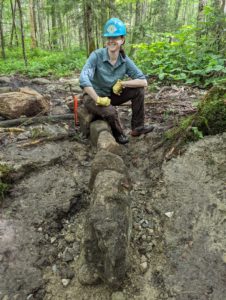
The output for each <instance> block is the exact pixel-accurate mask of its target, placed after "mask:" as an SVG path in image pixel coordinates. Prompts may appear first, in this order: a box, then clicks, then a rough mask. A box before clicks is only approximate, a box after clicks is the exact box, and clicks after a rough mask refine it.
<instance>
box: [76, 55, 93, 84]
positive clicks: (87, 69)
mask: <svg viewBox="0 0 226 300" xmlns="http://www.w3.org/2000/svg"><path fill="white" fill-rule="evenodd" d="M96 65H97V55H96V54H95V52H92V53H91V54H90V56H89V58H88V59H87V62H86V64H85V65H84V67H83V69H82V72H81V74H80V78H79V82H80V87H81V88H82V89H83V88H84V87H87V86H92V83H91V80H92V79H93V77H94V73H95V70H96Z"/></svg>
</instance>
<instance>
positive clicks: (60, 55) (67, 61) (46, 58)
mask: <svg viewBox="0 0 226 300" xmlns="http://www.w3.org/2000/svg"><path fill="white" fill-rule="evenodd" d="M6 57H7V59H6V60H2V59H1V60H0V75H14V74H23V75H27V76H29V77H46V76H53V77H56V78H59V77H64V76H70V75H72V74H73V73H74V72H75V71H79V70H81V68H82V67H83V65H84V63H85V61H86V54H85V52H84V51H83V50H80V49H73V50H68V51H64V52H63V51H55V52H53V51H46V50H41V49H38V48H37V49H35V50H29V51H27V59H28V66H27V67H26V66H25V64H24V61H23V58H22V55H21V49H12V50H7V52H6Z"/></svg>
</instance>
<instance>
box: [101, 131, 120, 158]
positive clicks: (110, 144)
mask: <svg viewBox="0 0 226 300" xmlns="http://www.w3.org/2000/svg"><path fill="white" fill-rule="evenodd" d="M121 149H122V148H121V147H120V145H119V144H118V143H117V142H116V141H115V139H114V137H113V136H112V134H111V133H110V132H108V131H102V132H100V133H99V138H98V141H97V150H98V151H100V150H106V151H108V152H111V153H114V154H117V155H120V154H121V153H122V150H121Z"/></svg>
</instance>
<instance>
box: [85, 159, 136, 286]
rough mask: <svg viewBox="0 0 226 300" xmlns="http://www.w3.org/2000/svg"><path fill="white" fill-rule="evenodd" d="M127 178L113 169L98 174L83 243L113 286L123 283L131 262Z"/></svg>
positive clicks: (91, 261)
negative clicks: (129, 260)
mask: <svg viewBox="0 0 226 300" xmlns="http://www.w3.org/2000/svg"><path fill="white" fill-rule="evenodd" d="M112 155H113V154H112ZM127 180H128V178H127V176H126V175H125V174H120V173H118V172H116V171H113V170H105V171H102V172H99V173H98V174H97V176H96V179H95V182H94V186H93V192H92V199H91V207H90V213H89V216H88V217H87V224H86V227H85V233H84V241H83V245H82V252H83V253H84V257H85V258H86V260H87V261H88V263H92V264H93V265H94V266H95V268H96V269H97V271H98V275H99V277H100V278H101V279H102V280H103V281H104V282H105V283H106V284H108V285H109V286H111V287H112V288H118V287H119V286H120V285H121V284H122V282H123V279H124V278H125V274H126V271H127V268H128V265H129V262H128V257H129V243H130V235H131V208H130V198H129V191H128V189H127V188H125V187H124V182H126V181H127Z"/></svg>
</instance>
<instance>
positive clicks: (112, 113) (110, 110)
mask: <svg viewBox="0 0 226 300" xmlns="http://www.w3.org/2000/svg"><path fill="white" fill-rule="evenodd" d="M103 117H104V119H106V120H109V121H110V120H113V119H115V118H116V117H117V111H116V109H115V107H113V106H112V105H109V106H107V107H106V108H105V109H104V113H103Z"/></svg>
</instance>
